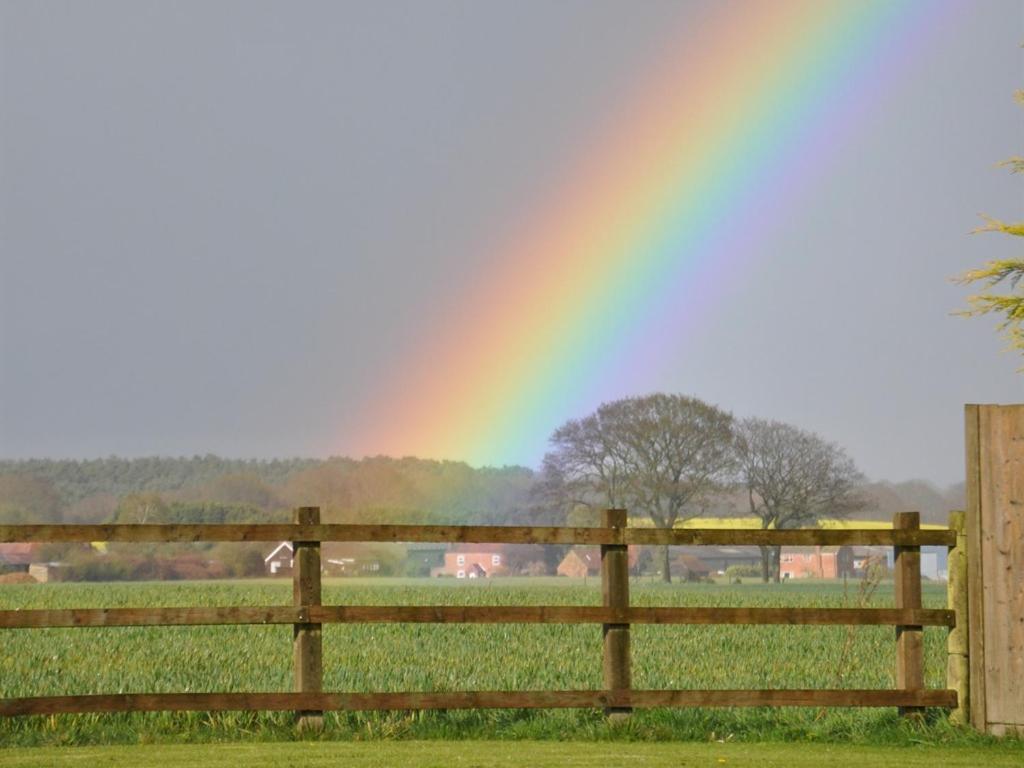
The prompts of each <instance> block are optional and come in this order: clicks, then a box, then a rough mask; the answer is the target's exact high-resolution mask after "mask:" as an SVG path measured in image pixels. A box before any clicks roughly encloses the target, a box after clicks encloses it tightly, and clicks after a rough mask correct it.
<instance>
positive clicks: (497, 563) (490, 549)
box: [430, 544, 508, 579]
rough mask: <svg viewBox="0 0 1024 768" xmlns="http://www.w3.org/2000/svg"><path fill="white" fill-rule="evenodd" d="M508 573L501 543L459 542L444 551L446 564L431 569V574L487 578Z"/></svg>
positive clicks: (460, 577) (459, 577) (463, 577)
mask: <svg viewBox="0 0 1024 768" xmlns="http://www.w3.org/2000/svg"><path fill="white" fill-rule="evenodd" d="M507 573H508V564H507V559H506V555H505V549H504V547H503V546H502V545H501V544H458V545H456V546H455V547H452V549H450V550H449V551H447V552H445V553H444V565H442V566H441V567H440V568H434V569H433V570H431V572H430V575H431V576H454V577H455V578H457V579H487V578H490V577H491V576H504V575H505V574H507Z"/></svg>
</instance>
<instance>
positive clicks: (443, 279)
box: [0, 0, 1024, 483]
mask: <svg viewBox="0 0 1024 768" xmlns="http://www.w3.org/2000/svg"><path fill="white" fill-rule="evenodd" d="M705 5H706V4H705V3H686V2H675V3H669V2H642V3H641V2H625V1H622V2H597V1H596V0H586V2H582V1H578V2H557V3H556V2H514V3H513V2H506V3H497V2H482V3H473V2H441V1H440V0H436V1H434V2H426V3H424V2H389V3H378V2H362V3H334V2H323V3H319V2H297V3H292V2H278V3H267V2H227V1H222V2H216V3H211V2H174V3H171V2H165V3H153V2H137V1H133V2H105V1H93V2H89V3H77V2H67V3H53V2H11V1H9V0H3V1H0V45H2V48H0V457H4V458H19V457H30V456H51V457H76V458H87V457H97V456H105V455H109V454H119V455H124V456H138V455H153V454H162V455H179V454H186V455H191V454H196V453H207V452H214V453H220V454H223V455H228V456H239V457H272V456H290V455H305V456H324V455H328V454H331V453H336V452H347V451H350V450H352V448H351V447H350V446H347V445H346V444H345V441H344V429H343V428H341V427H339V425H340V424H343V423H344V414H345V413H351V412H353V411H358V410H359V408H360V406H361V404H363V403H365V402H367V401H368V400H369V399H370V398H372V396H373V394H374V392H375V391H376V388H377V387H378V386H379V382H380V380H381V377H384V376H387V375H388V371H390V370H394V362H395V361H394V359H393V358H394V350H396V349H401V348H404V346H406V345H408V344H409V340H410V339H411V338H414V336H415V332H416V330H417V329H418V328H421V327H423V326H424V325H429V324H430V322H432V321H433V319H434V318H435V316H436V315H437V314H438V312H439V308H441V307H444V306H448V305H451V303H452V302H457V301H459V296H458V295H455V293H454V292H455V290H456V289H455V288H453V286H461V285H464V283H462V282H460V277H461V276H463V275H466V274H472V273H473V272H474V271H475V270H480V269H482V268H484V267H485V266H486V262H487V260H488V258H493V252H492V251H490V250H489V249H488V248H486V247H485V244H487V243H493V242H494V241H495V240H496V239H497V238H499V236H500V233H502V232H504V231H506V230H507V228H508V227H509V226H510V222H515V221H520V220H522V219H524V218H526V217H528V216H529V215H530V213H531V210H532V209H531V203H533V202H534V201H536V200H537V199H538V198H541V197H543V196H544V194H545V192H546V191H547V190H548V189H549V188H550V187H551V186H552V185H553V184H555V183H557V180H558V178H559V175H560V174H561V173H562V172H564V170H565V168H566V163H567V158H569V157H571V156H573V152H574V148H576V147H578V146H579V145H580V144H583V143H586V142H588V141H590V140H592V138H593V135H592V134H593V130H594V126H595V125H600V124H603V123H604V122H605V121H606V119H607V117H608V115H609V114H612V113H613V112H614V110H615V108H616V105H617V104H620V103H622V102H623V100H626V99H628V97H629V95H630V91H631V89H632V88H633V87H634V84H635V83H637V82H641V81H643V79H644V77H645V75H646V73H647V72H648V70H649V69H650V68H651V67H652V66H653V65H654V63H655V56H656V55H657V54H658V53H659V52H660V51H661V50H663V48H664V46H665V44H666V42H667V41H668V40H670V39H672V38H673V36H675V35H677V34H678V31H679V30H680V29H683V28H685V27H686V25H688V24H690V25H692V24H696V23H699V19H701V18H702V14H706V10H707V9H706V7H704V6H705ZM1022 41H1024V3H1022V2H1020V0H1003V1H1000V0H987V1H986V2H967V1H966V0H965V2H964V3H962V4H960V6H959V10H958V11H957V13H956V16H955V24H951V25H949V26H948V28H946V29H944V30H940V31H939V32H938V33H936V34H935V36H934V39H933V40H931V41H930V42H929V43H928V44H927V45H924V46H920V47H915V48H914V50H915V51H916V53H915V56H917V58H916V59H915V60H914V61H912V62H909V63H907V64H906V67H905V70H904V71H902V72H901V73H899V74H898V76H894V78H893V82H892V83H890V84H889V86H888V87H889V91H888V92H886V93H884V94H880V96H879V100H878V102H877V109H878V114H877V115H876V116H875V118H874V119H872V120H870V121H866V122H865V125H864V126H863V128H862V129H861V130H859V131H858V132H857V135H856V136H855V139H854V140H853V142H852V143H851V144H850V146H849V148H848V154H847V155H845V156H843V157H840V158H836V159H835V161H834V163H833V165H832V167H831V168H830V169H829V171H828V173H827V177H826V178H823V179H821V180H819V183H818V184H817V186H816V188H815V189H814V193H813V195H812V196H811V197H810V198H809V199H808V200H807V201H806V207H805V209H804V210H803V211H802V215H801V216H800V217H799V220H790V221H787V222H785V223H784V225H780V226H778V227H776V228H775V230H774V231H773V232H772V233H771V235H770V237H766V241H765V242H764V244H763V256H759V257H758V258H757V259H756V260H754V261H753V262H751V264H750V267H749V270H747V271H746V273H745V274H744V275H743V276H742V279H740V278H735V279H734V282H733V284H731V285H728V286H725V287H724V289H723V290H722V293H721V297H722V298H721V300H720V301H719V302H718V303H717V304H716V306H713V307H710V308H708V309H707V310H706V311H705V312H704V314H703V315H701V317H700V318H699V323H700V324H701V325H702V328H701V332H700V333H694V334H690V335H689V336H688V337H687V339H686V340H685V343H680V344H678V345H674V346H671V345H670V346H669V347H668V348H667V349H666V354H667V355H676V356H679V358H680V360H681V361H685V365H683V364H680V365H668V366H666V367H665V370H667V371H670V372H671V374H670V375H671V378H670V379H663V380H657V381H651V382H649V385H648V386H647V387H646V388H647V389H667V390H671V391H678V392H683V393H688V394H694V395H698V396H700V397H703V398H706V399H708V400H710V401H712V402H715V403H717V404H718V405H720V406H722V407H725V408H727V409H729V410H732V411H733V412H734V413H736V414H737V415H739V416H747V415H760V416H765V417H771V418H778V419H782V420H786V421H790V422H793V423H795V424H797V425H799V426H802V427H806V428H809V429H813V430H815V431H817V432H819V433H821V434H822V435H824V436H825V437H827V438H828V439H830V440H834V441H836V442H838V443H840V444H841V445H843V446H845V447H846V448H847V449H848V450H849V452H850V453H851V455H852V456H853V457H854V458H855V460H856V461H857V462H858V464H859V465H860V467H861V468H862V469H863V470H864V471H865V472H867V473H868V475H870V476H871V477H873V478H889V479H908V478H912V477H921V478H926V479H930V480H932V481H935V482H939V483H950V482H956V481H959V480H960V479H962V474H963V470H962V461H963V460H962V455H963V448H962V429H963V427H962V421H963V417H962V411H963V404H964V403H966V402H1019V401H1021V400H1022V395H1024V375H1022V374H1018V373H1015V369H1016V368H1017V367H1018V366H1019V365H1020V364H1021V363H1022V362H1024V361H1022V360H1021V359H1020V358H1019V357H1016V358H1015V357H1013V356H1011V355H1009V354H1006V353H1003V352H1001V347H1002V346H1003V343H1002V342H1001V341H1000V339H998V338H997V336H996V335H995V334H994V333H993V326H994V322H993V321H991V320H987V319H982V320H964V319H960V318H955V317H952V316H951V315H950V313H951V311H953V310H955V309H957V308H958V307H960V306H961V305H962V304H963V297H964V295H965V290H964V289H962V288H959V287H957V286H953V285H951V284H950V283H949V282H948V278H949V277H950V276H951V275H954V274H956V273H957V272H959V271H962V270H963V269H966V268H968V267H971V266H973V265H976V264H979V263H980V262H982V261H983V260H985V259H987V258H994V257H998V256H1000V255H1009V254H1019V252H1020V250H1021V249H1020V247H1019V245H1018V246H1017V247H1016V248H1014V247H1013V245H1014V244H1013V243H1012V242H1008V241H1009V240H1010V238H1001V237H999V236H996V235H987V236H974V237H971V236H969V235H968V234H967V233H968V232H969V231H970V229H971V228H972V227H974V226H975V225H976V224H977V223H978V219H977V214H978V213H979V212H986V213H991V214H993V215H997V216H1000V217H1002V218H1007V219H1014V218H1019V217H1021V216H1022V214H1024V180H1022V179H1021V178H1020V177H1017V178H1014V177H1011V176H1010V175H1009V174H1008V173H1007V172H1006V171H1005V170H1003V169H998V168H996V166H995V164H996V162H997V161H999V160H1000V159H1002V158H1004V157H1007V156H1009V155H1012V154H1015V153H1016V154H1021V153H1024V109H1021V108H1020V107H1017V106H1015V105H1014V104H1013V101H1012V93H1013V91H1014V90H1015V89H1017V88H1022V87H1024V66H1022V62H1024V58H1022V50H1021V47H1020V45H1021V42H1022ZM909 42H910V41H908V47H910V46H909ZM410 386H415V383H414V382H410ZM621 394H623V395H625V394H631V393H621ZM632 394H639V392H637V393H632ZM579 415H582V413H573V412H567V413H565V414H564V417H563V418H569V417H572V416H579ZM553 426H557V425H553ZM546 438H547V434H538V435H537V440H536V449H535V450H534V451H532V452H531V453H530V454H529V455H524V456H521V457H513V458H515V459H516V460H517V461H521V462H523V463H527V464H530V463H535V462H536V460H537V459H538V458H539V457H540V455H541V453H542V452H543V450H544V443H545V440H546ZM450 458H457V457H450Z"/></svg>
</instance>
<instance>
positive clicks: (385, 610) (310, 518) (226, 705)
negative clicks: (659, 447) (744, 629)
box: [0, 507, 966, 726]
mask: <svg viewBox="0 0 1024 768" xmlns="http://www.w3.org/2000/svg"><path fill="white" fill-rule="evenodd" d="M281 540H285V541H292V542H293V547H294V565H295V567H294V575H293V578H294V591H293V594H294V597H293V604H292V605H288V606H268V607H226V608H101V609H54V610H14V611H11V610H6V611H0V628H4V629H24V628H37V627H82V628H87V627H138V626H178V625H204V624H260V625H263V624H291V625H292V626H293V636H294V663H295V670H294V678H293V679H294V688H295V690H294V691H293V692H289V693H283V692H281V693H161V694H146V693H132V694H93V695H80V696H39V697H27V698H2V699H0V715H7V716H11V715H40V714H43V715H49V714H54V713H64V712H126V711H161V710H203V711H214V710H294V711H296V712H297V713H299V715H300V723H302V724H305V725H312V726H315V725H316V724H317V723H318V722H319V720H318V718H319V717H320V715H321V714H322V713H323V712H324V711H327V710H372V709H381V710H387V709H396V710H409V709H467V708H472V709H476V708H501V707H510V708H556V707H598V708H603V709H604V710H605V712H606V713H608V714H610V715H622V714H625V713H628V712H629V711H631V710H632V709H633V708H643V707H690V706H699V707H713V706H714V707H717V706H726V707H746V706H837V707H892V706H895V707H899V708H900V711H901V712H903V713H913V712H918V711H920V709H921V708H923V707H947V708H952V709H955V708H956V707H957V706H958V702H959V700H960V699H961V698H962V693H961V696H959V697H958V691H957V690H954V689H949V690H947V689H927V688H925V686H924V655H923V645H922V629H923V627H925V626H941V627H948V628H951V629H952V628H955V627H957V626H959V625H961V624H962V623H963V621H964V620H965V617H964V616H963V611H964V610H965V609H966V608H965V607H966V601H963V600H960V598H959V597H957V598H956V599H954V596H953V592H951V598H950V606H951V608H952V609H951V610H950V609H942V610H926V609H924V608H922V605H921V569H920V548H921V546H922V545H940V546H947V547H950V548H951V549H953V548H956V547H958V546H959V548H960V550H959V551H962V548H963V539H962V537H961V538H960V539H959V543H958V537H957V531H956V530H953V529H949V530H947V529H943V530H922V529H921V528H920V525H919V516H918V514H917V513H916V512H905V513H900V514H898V515H896V517H895V520H894V524H893V529H892V530H880V529H870V530H852V529H842V530H824V529H801V530H781V531H777V530H767V531H765V530H735V529H733V530H717V529H714V530H711V529H671V530H665V529H649V528H629V527H628V526H627V522H626V512H625V510H614V509H613V510H607V511H606V512H605V513H604V517H603V520H602V527H600V528H553V527H511V526H401V525H322V524H320V512H319V509H317V508H315V507H304V508H301V509H298V510H296V511H295V514H294V522H293V523H292V524H291V525H18V526H0V542H11V541H17V542H90V541H121V542H195V541H234V542H253V541H267V542H270V541H281ZM325 541H346V542H448V543H491V544H592V545H600V547H601V583H602V593H603V605H600V606H357V605H323V604H322V600H321V584H320V543H321V542H325ZM631 544H633V545H638V544H639V545H655V544H657V545H680V544H708V545H822V546H830V545H832V546H834V545H852V544H860V545H866V544H870V545H889V546H893V547H894V548H895V568H896V572H895V578H896V583H895V586H896V588H895V606H894V607H892V608H718V607H714V608H700V607H694V608H691V607H661V608H659V607H638V606H632V605H630V602H629V574H628V555H627V547H628V545H631ZM954 582H955V583H954ZM965 589H966V584H965V583H964V582H963V580H962V579H959V578H957V579H953V580H951V590H953V591H957V593H958V594H959V592H958V591H960V590H965ZM368 622H374V623H379V622H410V623H416V622H430V623H441V624H447V623H486V624H507V623H517V624H518V623H533V624H580V623H592V624H601V625H602V626H603V638H604V651H603V672H604V688H603V689H602V690H578V691H457V692H455V691H452V692H423V693H421V692H415V693H343V692H335V693H332V692H325V691H323V652H322V638H321V631H322V627H323V625H324V624H329V623H368ZM633 624H782V625H794V624H802V625H807V624H817V625H880V624H881V625H892V626H895V628H896V637H895V644H894V645H895V647H894V650H895V660H896V662H895V663H896V688H895V689H883V690H849V689H834V690H822V689H810V690H794V689H776V690H637V689H635V688H633V686H632V680H631V672H630V627H631V625H633ZM951 650H952V646H951ZM953 666H954V665H953V664H952V663H951V664H950V668H951V669H952V668H953ZM951 679H952V678H951Z"/></svg>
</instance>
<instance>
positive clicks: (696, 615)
mask: <svg viewBox="0 0 1024 768" xmlns="http://www.w3.org/2000/svg"><path fill="white" fill-rule="evenodd" d="M303 623H305V624H703V625H706V624H790V625H793V624H807V625H837V624H839V625H893V626H895V625H897V624H909V625H916V626H924V627H952V626H954V624H955V620H954V613H953V611H950V610H945V609H915V608H646V607H633V608H629V609H627V610H625V611H616V610H613V609H611V608H604V607H602V606H577V605H515V606H511V605H510V606H504V605H472V606H469V605H466V606H462V605H408V606H406V605H402V606H391V605H313V606H303V607H299V608H295V607H293V606H290V605H281V606H269V607H252V608H248V607H243V608H238V607H226V608H58V609H25V610H14V611H0V629H39V628H56V627H173V626H200V625H208V624H303Z"/></svg>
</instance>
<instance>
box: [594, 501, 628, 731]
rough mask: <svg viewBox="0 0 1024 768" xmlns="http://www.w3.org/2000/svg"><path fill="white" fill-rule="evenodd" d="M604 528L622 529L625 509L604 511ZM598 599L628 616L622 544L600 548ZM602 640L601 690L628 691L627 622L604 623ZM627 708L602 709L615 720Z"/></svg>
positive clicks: (616, 611) (626, 575) (613, 611)
mask: <svg viewBox="0 0 1024 768" xmlns="http://www.w3.org/2000/svg"><path fill="white" fill-rule="evenodd" d="M601 522H602V524H603V525H604V527H605V528H612V529H614V530H616V531H618V530H624V529H625V528H626V525H627V517H626V510H624V509H606V510H604V512H603V513H602V519H601ZM601 597H602V601H603V602H604V608H605V609H607V610H608V611H609V612H611V613H613V614H618V615H619V616H622V617H625V616H627V615H628V613H629V548H628V547H627V546H626V545H625V544H603V545H601ZM601 634H602V638H603V641H604V649H603V654H602V674H603V676H604V687H605V688H606V689H608V690H610V691H616V692H621V691H628V690H629V689H630V688H632V686H633V674H632V670H631V668H630V649H629V623H628V622H627V621H624V620H620V621H616V622H606V623H604V624H603V625H602V627H601ZM631 711H632V710H631V709H630V708H629V707H606V708H605V712H604V713H605V714H606V715H609V716H615V717H616V719H621V718H622V717H624V716H626V715H628V714H629V713H630V712H631Z"/></svg>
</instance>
